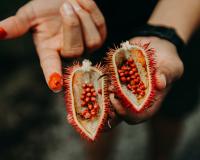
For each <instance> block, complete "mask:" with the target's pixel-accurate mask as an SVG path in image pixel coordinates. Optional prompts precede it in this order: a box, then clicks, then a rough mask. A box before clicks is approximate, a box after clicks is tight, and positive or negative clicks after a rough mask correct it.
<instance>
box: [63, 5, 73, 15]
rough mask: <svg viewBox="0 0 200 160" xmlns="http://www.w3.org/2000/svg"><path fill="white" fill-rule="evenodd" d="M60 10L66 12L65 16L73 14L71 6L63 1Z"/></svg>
mask: <svg viewBox="0 0 200 160" xmlns="http://www.w3.org/2000/svg"><path fill="white" fill-rule="evenodd" d="M62 10H63V12H64V14H66V15H67V16H68V15H72V14H74V12H73V8H72V6H71V5H70V4H69V3H67V2H65V3H64V4H63V6H62Z"/></svg>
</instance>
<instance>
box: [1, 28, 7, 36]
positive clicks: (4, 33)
mask: <svg viewBox="0 0 200 160" xmlns="http://www.w3.org/2000/svg"><path fill="white" fill-rule="evenodd" d="M6 35H7V33H6V31H5V30H4V29H3V28H2V27H0V39H4V38H5V37H6Z"/></svg>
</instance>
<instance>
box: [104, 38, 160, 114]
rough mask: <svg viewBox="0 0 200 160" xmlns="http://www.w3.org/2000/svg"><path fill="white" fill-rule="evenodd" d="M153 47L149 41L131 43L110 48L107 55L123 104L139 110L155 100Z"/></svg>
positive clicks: (135, 110)
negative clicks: (146, 42) (145, 42)
mask: <svg viewBox="0 0 200 160" xmlns="http://www.w3.org/2000/svg"><path fill="white" fill-rule="evenodd" d="M154 53H155V51H154V49H152V48H149V43H148V44H139V43H137V44H130V43H129V42H128V41H127V42H125V43H122V44H121V47H120V48H116V49H111V50H110V51H109V52H108V56H107V58H106V60H107V62H108V66H109V71H110V74H111V80H112V84H113V86H114V87H115V89H116V94H117V96H118V98H119V99H120V100H121V102H122V104H123V106H124V107H127V108H129V109H130V110H131V111H133V112H136V113H137V112H142V111H143V110H145V108H148V107H150V106H151V105H152V103H153V102H154V97H155V81H156V78H155V71H156V67H155V59H154Z"/></svg>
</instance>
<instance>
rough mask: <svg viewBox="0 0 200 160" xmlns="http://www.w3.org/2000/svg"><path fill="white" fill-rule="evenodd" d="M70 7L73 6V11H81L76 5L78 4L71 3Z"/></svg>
mask: <svg viewBox="0 0 200 160" xmlns="http://www.w3.org/2000/svg"><path fill="white" fill-rule="evenodd" d="M72 6H73V8H74V10H75V11H80V10H81V7H80V6H79V5H78V3H72Z"/></svg>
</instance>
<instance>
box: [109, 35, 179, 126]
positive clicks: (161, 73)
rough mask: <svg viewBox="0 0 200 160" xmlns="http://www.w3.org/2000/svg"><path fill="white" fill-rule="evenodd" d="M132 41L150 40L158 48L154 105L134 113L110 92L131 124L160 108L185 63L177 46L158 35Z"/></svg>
mask: <svg viewBox="0 0 200 160" xmlns="http://www.w3.org/2000/svg"><path fill="white" fill-rule="evenodd" d="M130 42H131V43H137V42H140V43H142V44H145V43H147V42H150V47H151V48H154V49H155V50H156V53H155V54H156V55H155V59H156V63H157V71H156V78H157V83H156V101H155V102H154V104H153V106H152V107H150V108H148V109H146V110H145V111H144V112H142V113H133V112H130V111H129V110H128V109H126V108H125V107H123V106H122V104H121V103H120V99H117V98H115V96H114V93H111V94H110V100H111V103H112V105H113V107H114V108H115V110H116V112H117V113H118V114H119V115H120V117H121V118H122V119H123V120H125V121H126V122H127V123H129V124H135V123H139V122H142V121H144V120H147V119H149V118H150V117H151V116H153V115H154V114H155V113H156V111H157V110H158V109H159V107H160V105H161V103H162V101H163V99H164V97H165V95H166V94H167V92H168V90H169V89H170V87H171V85H172V83H173V82H174V81H175V80H177V79H179V78H180V77H181V75H182V74H183V63H182V61H181V60H180V58H179V56H178V53H177V50H176V47H175V45H174V44H172V43H171V42H169V41H167V40H164V39H160V38H157V37H137V38H133V39H131V40H130Z"/></svg>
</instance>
